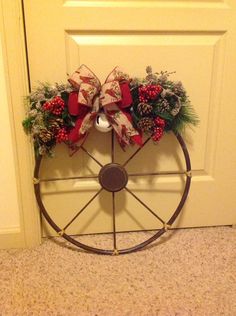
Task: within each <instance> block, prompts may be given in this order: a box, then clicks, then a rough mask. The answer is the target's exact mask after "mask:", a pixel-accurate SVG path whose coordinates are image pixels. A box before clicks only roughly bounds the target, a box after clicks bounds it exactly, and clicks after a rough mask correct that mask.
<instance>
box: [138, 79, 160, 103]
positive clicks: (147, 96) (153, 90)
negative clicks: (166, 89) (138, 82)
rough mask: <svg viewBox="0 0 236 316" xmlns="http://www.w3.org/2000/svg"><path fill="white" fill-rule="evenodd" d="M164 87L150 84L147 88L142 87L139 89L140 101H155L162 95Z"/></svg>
mask: <svg viewBox="0 0 236 316" xmlns="http://www.w3.org/2000/svg"><path fill="white" fill-rule="evenodd" d="M161 91H162V87H161V86H160V85H153V84H148V85H146V86H140V87H139V89H138V92H139V101H140V102H144V103H145V102H148V101H149V100H154V99H156V97H157V96H158V95H159V94H160V93H161Z"/></svg>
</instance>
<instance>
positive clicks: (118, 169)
mask: <svg viewBox="0 0 236 316" xmlns="http://www.w3.org/2000/svg"><path fill="white" fill-rule="evenodd" d="M98 178H99V182H100V184H101V186H102V187H103V188H104V189H105V190H107V191H109V192H118V191H120V190H122V189H123V188H124V187H125V186H126V184H127V182H128V175H127V172H126V170H125V168H123V167H122V166H121V165H119V164H117V163H109V164H107V165H105V166H104V167H102V169H101V170H100V172H99V175H98Z"/></svg>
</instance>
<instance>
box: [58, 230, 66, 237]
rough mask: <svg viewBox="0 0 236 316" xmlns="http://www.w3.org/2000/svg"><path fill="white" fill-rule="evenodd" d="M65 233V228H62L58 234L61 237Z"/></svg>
mask: <svg viewBox="0 0 236 316" xmlns="http://www.w3.org/2000/svg"><path fill="white" fill-rule="evenodd" d="M64 234H65V231H64V229H62V230H60V231H59V232H58V235H59V236H60V237H62V236H63V235H64Z"/></svg>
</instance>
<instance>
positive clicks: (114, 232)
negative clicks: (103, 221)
mask: <svg viewBox="0 0 236 316" xmlns="http://www.w3.org/2000/svg"><path fill="white" fill-rule="evenodd" d="M115 203H116V202H115V192H112V217H113V247H114V251H116V250H117V246H116V205H115Z"/></svg>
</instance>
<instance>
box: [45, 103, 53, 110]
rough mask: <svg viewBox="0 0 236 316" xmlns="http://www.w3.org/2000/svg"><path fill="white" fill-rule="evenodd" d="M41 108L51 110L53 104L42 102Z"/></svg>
mask: <svg viewBox="0 0 236 316" xmlns="http://www.w3.org/2000/svg"><path fill="white" fill-rule="evenodd" d="M43 110H44V111H49V112H51V111H52V110H53V105H52V103H51V102H48V101H47V102H45V103H44V104H43Z"/></svg>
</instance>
